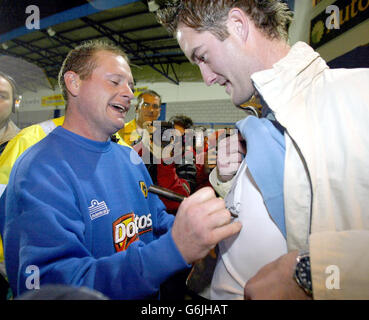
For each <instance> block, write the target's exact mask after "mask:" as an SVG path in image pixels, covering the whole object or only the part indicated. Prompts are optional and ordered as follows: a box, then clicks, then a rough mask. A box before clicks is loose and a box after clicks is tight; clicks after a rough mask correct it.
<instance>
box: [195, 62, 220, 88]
mask: <svg viewBox="0 0 369 320" xmlns="http://www.w3.org/2000/svg"><path fill="white" fill-rule="evenodd" d="M199 68H200V72H201V75H202V79H203V80H204V82H205V84H206V85H207V86H211V85H213V84H214V83H216V80H217V75H216V74H215V73H214V72H213V71H211V70H210V68H209V67H208V66H207V65H206V64H204V63H202V64H200V65H199Z"/></svg>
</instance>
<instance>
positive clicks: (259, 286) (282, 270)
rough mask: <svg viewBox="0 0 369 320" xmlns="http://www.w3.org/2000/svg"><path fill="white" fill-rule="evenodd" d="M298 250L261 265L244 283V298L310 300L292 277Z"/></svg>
mask: <svg viewBox="0 0 369 320" xmlns="http://www.w3.org/2000/svg"><path fill="white" fill-rule="evenodd" d="M297 255H298V251H291V252H289V253H287V254H285V255H283V256H281V257H279V258H278V259H277V260H275V261H273V262H271V263H269V264H267V265H265V266H264V267H262V268H261V269H260V270H259V271H258V272H257V274H256V275H255V276H254V277H252V278H251V279H250V280H249V281H248V282H247V283H246V285H245V289H244V294H245V299H246V300H303V299H304V300H305V299H306V300H310V299H311V298H310V297H309V296H307V295H306V294H305V292H304V290H303V289H302V288H300V287H299V285H298V284H297V282H296V281H295V279H294V278H293V274H294V270H295V266H296V257H297Z"/></svg>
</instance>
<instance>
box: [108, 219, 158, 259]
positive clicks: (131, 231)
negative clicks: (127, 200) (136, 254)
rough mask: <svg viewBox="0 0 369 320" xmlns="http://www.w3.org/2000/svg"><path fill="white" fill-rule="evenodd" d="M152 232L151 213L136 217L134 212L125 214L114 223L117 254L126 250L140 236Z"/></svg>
mask: <svg viewBox="0 0 369 320" xmlns="http://www.w3.org/2000/svg"><path fill="white" fill-rule="evenodd" d="M150 231H152V220H151V213H149V214H147V215H142V216H136V215H135V214H134V213H133V212H131V213H128V214H125V215H124V216H122V217H120V218H118V219H117V220H115V221H114V223H113V238H114V248H115V251H116V252H120V251H124V250H126V249H127V248H128V247H129V246H130V245H131V243H133V242H135V241H136V240H138V239H139V235H141V234H143V233H146V232H150Z"/></svg>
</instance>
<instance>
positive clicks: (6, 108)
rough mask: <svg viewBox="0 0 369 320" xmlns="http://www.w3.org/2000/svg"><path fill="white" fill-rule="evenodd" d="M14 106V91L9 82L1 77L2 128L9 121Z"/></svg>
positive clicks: (0, 122) (0, 118)
mask: <svg viewBox="0 0 369 320" xmlns="http://www.w3.org/2000/svg"><path fill="white" fill-rule="evenodd" d="M12 106H13V90H12V86H11V85H10V83H9V82H8V80H6V79H4V78H3V77H1V76H0V128H1V127H2V126H3V125H4V123H6V121H7V120H8V119H9V117H10V114H11V112H12Z"/></svg>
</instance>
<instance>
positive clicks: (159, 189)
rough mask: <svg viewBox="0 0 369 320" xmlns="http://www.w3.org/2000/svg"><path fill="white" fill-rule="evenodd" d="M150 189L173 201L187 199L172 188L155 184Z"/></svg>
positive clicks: (235, 216)
mask: <svg viewBox="0 0 369 320" xmlns="http://www.w3.org/2000/svg"><path fill="white" fill-rule="evenodd" d="M148 191H149V192H151V193H154V194H157V195H158V196H162V197H164V198H166V199H168V200H172V201H177V202H182V201H183V200H184V199H186V197H185V196H183V195H181V194H179V193H176V192H173V191H172V190H169V189H166V188H163V187H159V186H156V185H154V184H153V185H151V186H150V187H149V190H148ZM228 210H229V209H228ZM229 212H230V214H231V216H232V217H233V218H238V214H236V213H233V212H232V211H230V210H229Z"/></svg>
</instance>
